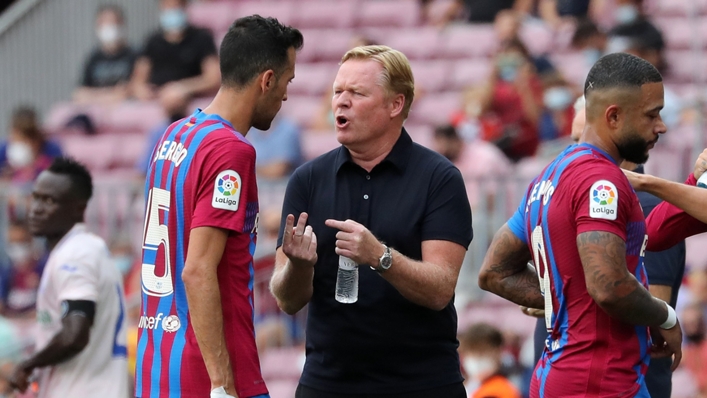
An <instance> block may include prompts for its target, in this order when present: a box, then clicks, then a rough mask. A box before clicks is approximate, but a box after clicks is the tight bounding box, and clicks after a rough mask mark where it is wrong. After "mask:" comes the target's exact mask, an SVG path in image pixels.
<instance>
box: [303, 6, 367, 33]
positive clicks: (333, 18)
mask: <svg viewBox="0 0 707 398" xmlns="http://www.w3.org/2000/svg"><path fill="white" fill-rule="evenodd" d="M357 9H358V1H354V0H339V1H329V0H301V1H298V2H297V7H295V8H294V10H293V16H292V18H293V21H292V24H293V25H294V26H296V27H298V28H302V29H306V28H335V29H344V28H349V27H351V26H353V24H354V21H355V18H356V10H357Z"/></svg>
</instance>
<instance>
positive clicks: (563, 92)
mask: <svg viewBox="0 0 707 398" xmlns="http://www.w3.org/2000/svg"><path fill="white" fill-rule="evenodd" d="M572 100H573V98H572V92H571V91H570V90H569V89H568V88H567V87H552V88H549V89H547V90H545V94H544V95H543V103H544V104H545V106H546V107H547V108H548V109H550V110H553V111H562V110H565V109H567V107H568V106H570V104H571V103H572Z"/></svg>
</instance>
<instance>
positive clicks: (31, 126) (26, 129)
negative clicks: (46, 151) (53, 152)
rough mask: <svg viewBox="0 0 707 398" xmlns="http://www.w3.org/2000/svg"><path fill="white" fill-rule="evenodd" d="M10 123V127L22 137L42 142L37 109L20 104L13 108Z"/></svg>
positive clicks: (42, 136) (42, 134)
mask: <svg viewBox="0 0 707 398" xmlns="http://www.w3.org/2000/svg"><path fill="white" fill-rule="evenodd" d="M10 123H11V126H12V128H13V129H15V130H16V131H17V132H18V133H20V134H21V135H22V136H23V137H25V138H28V139H30V140H32V141H34V142H37V143H39V144H42V143H44V132H42V128H41V126H40V123H39V118H38V117H37V111H36V110H35V109H34V108H33V107H32V106H29V105H21V106H19V107H17V108H15V110H14V111H13V112H12V121H11V122H10Z"/></svg>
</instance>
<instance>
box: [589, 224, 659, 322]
mask: <svg viewBox="0 0 707 398" xmlns="http://www.w3.org/2000/svg"><path fill="white" fill-rule="evenodd" d="M577 249H578V250H579V257H580V259H581V260H582V266H583V267H584V278H585V283H586V285H587V292H588V293H589V295H590V296H591V297H592V298H593V299H594V301H596V302H597V304H598V305H599V306H600V307H601V308H602V309H604V311H606V312H607V313H608V314H609V315H611V316H613V317H615V318H618V319H621V320H622V321H624V322H627V323H630V324H633V325H648V326H653V325H659V324H660V323H662V322H663V321H664V320H665V317H666V309H665V306H664V305H663V304H661V303H660V302H659V301H657V300H655V299H653V297H652V296H651V294H650V293H649V292H648V290H647V289H646V288H645V287H643V285H641V284H640V283H639V282H638V280H637V279H636V278H635V277H634V276H633V275H631V273H630V272H629V271H628V268H627V267H626V243H625V242H624V240H623V239H621V238H620V237H618V236H616V235H614V234H612V233H610V232H602V231H591V232H585V233H582V234H579V235H578V236H577Z"/></svg>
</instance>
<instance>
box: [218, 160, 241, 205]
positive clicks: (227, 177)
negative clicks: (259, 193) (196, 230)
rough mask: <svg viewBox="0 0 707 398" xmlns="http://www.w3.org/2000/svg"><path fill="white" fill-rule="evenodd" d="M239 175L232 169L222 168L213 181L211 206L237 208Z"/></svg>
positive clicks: (239, 188)
mask: <svg viewBox="0 0 707 398" xmlns="http://www.w3.org/2000/svg"><path fill="white" fill-rule="evenodd" d="M241 187H242V183H241V176H240V175H238V173H236V172H235V171H233V170H224V171H222V172H221V173H219V175H218V176H217V177H216V181H215V182H214V196H213V198H212V200H211V206H213V207H214V208H215V209H223V210H231V211H236V210H238V202H239V201H240V193H241Z"/></svg>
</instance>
